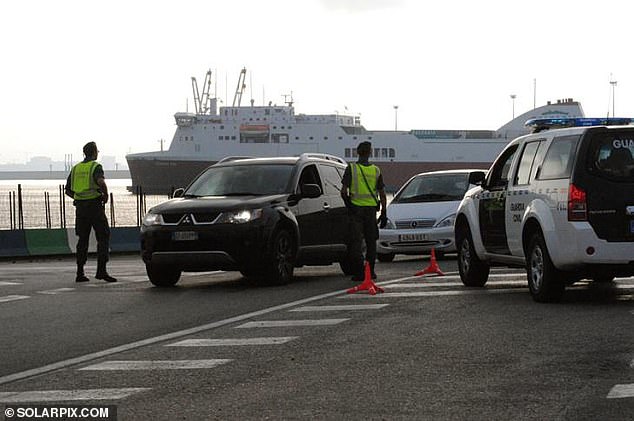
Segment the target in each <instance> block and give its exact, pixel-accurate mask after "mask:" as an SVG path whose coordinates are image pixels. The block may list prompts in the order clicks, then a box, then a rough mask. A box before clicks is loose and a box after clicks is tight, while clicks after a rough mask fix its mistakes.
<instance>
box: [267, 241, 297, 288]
mask: <svg viewBox="0 0 634 421" xmlns="http://www.w3.org/2000/svg"><path fill="white" fill-rule="evenodd" d="M294 268H295V241H294V240H293V236H292V235H291V233H289V232H288V231H287V230H285V229H280V230H279V231H277V232H276V233H275V234H274V236H273V242H272V244H271V253H270V254H269V256H268V258H267V259H266V262H265V265H264V273H265V275H266V276H265V277H266V280H267V281H268V282H269V283H271V284H275V285H283V284H286V283H288V282H290V281H291V279H292V278H293V269H294Z"/></svg>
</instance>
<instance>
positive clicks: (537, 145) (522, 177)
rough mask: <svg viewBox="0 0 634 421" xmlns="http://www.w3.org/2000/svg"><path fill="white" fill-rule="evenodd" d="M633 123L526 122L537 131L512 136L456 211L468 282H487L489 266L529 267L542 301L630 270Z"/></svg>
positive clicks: (633, 262)
mask: <svg viewBox="0 0 634 421" xmlns="http://www.w3.org/2000/svg"><path fill="white" fill-rule="evenodd" d="M633 121H634V119H619V118H610V119H607V118H598V119H590V118H552V119H535V120H529V122H527V125H530V126H533V127H534V128H535V130H536V132H535V133H533V134H530V135H527V136H523V137H520V138H517V139H515V140H513V141H512V142H510V143H509V144H508V146H507V147H506V148H505V149H504V150H503V151H502V152H501V153H500V155H499V156H498V158H497V159H496V160H495V162H494V163H493V165H492V166H491V169H490V171H489V174H488V176H487V178H486V180H484V181H483V182H482V183H480V184H481V185H480V186H479V187H476V188H474V189H472V190H470V191H469V192H467V194H466V195H465V198H464V199H463V201H462V203H461V204H460V207H459V208H458V215H457V216H456V244H457V248H458V269H459V271H460V277H461V279H462V282H463V283H464V284H465V285H467V286H471V287H473V286H484V284H485V283H486V282H487V279H488V277H489V268H490V267H491V266H494V265H508V266H524V267H525V268H526V275H527V276H526V277H527V282H528V287H529V290H530V292H531V295H532V296H533V299H534V300H535V301H539V302H544V301H558V300H560V299H561V298H562V296H563V294H564V290H565V287H566V285H570V284H572V283H574V282H576V281H578V280H580V279H591V280H594V281H599V282H609V281H611V280H612V279H614V278H615V277H617V276H633V275H634V158H633V155H634V126H632V125H629V124H630V123H631V122H633ZM614 124H617V125H614ZM549 128H553V129H552V130H548V129H549Z"/></svg>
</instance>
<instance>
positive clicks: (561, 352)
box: [0, 256, 634, 420]
mask: <svg viewBox="0 0 634 421" xmlns="http://www.w3.org/2000/svg"><path fill="white" fill-rule="evenodd" d="M428 263H429V262H428V260H427V259H426V258H421V257H401V258H397V261H395V262H393V263H388V264H385V263H379V264H378V265H377V273H378V275H379V280H378V281H377V282H378V283H379V285H381V286H382V287H383V288H384V290H385V292H384V293H381V294H377V295H374V296H372V295H369V294H367V292H359V293H356V294H346V289H348V288H350V287H352V286H354V285H355V284H353V283H352V282H351V281H350V280H349V279H348V278H346V277H344V276H343V275H341V273H340V271H339V268H338V267H337V266H336V265H333V266H327V267H310V268H302V269H299V270H298V271H297V279H296V281H295V282H293V283H291V284H289V285H285V286H279V287H267V286H258V285H253V284H251V283H249V282H246V281H245V280H244V279H243V278H242V277H241V275H240V274H239V273H232V272H230V273H223V272H218V273H205V274H185V276H184V277H183V279H182V280H181V282H180V283H179V284H178V286H177V287H176V288H172V289H159V288H154V287H152V286H151V284H150V283H149V282H148V281H147V280H146V277H145V274H144V269H143V266H142V264H141V262H140V260H139V259H138V257H136V256H116V257H114V258H113V260H112V262H111V264H110V272H111V273H112V274H113V275H115V276H117V277H119V279H120V282H118V283H116V284H107V283H104V282H102V281H97V280H94V279H92V280H91V282H89V283H87V284H80V285H76V284H75V283H74V265H73V261H72V259H63V260H42V261H36V262H15V263H12V262H2V263H0V321H1V326H2V329H1V340H0V353H1V355H2V359H0V407H2V406H3V405H10V404H15V403H25V402H28V403H40V404H41V403H45V404H49V405H55V404H62V403H66V404H69V403H73V404H83V405H86V404H101V405H105V404H111V405H116V406H117V411H118V419H119V420H145V419H152V420H172V419H188V420H189V419H191V420H204V419H219V420H225V419H228V420H233V419H240V420H245V419H328V420H341V419H359V420H368V419H371V420H374V419H377V420H378V419H386V420H387V419H389V420H392V419H416V420H510V419H513V420H515V419H519V420H522V419H530V420H632V419H633V415H632V414H634V328H633V327H634V279H633V278H628V279H617V281H616V282H614V283H610V284H600V285H595V284H588V283H583V282H582V283H579V284H577V285H575V286H574V287H572V288H569V289H568V290H567V292H566V295H565V299H564V301H563V302H562V303H558V304H538V303H535V302H533V301H532V299H531V298H530V296H529V293H528V289H527V286H526V282H525V275H524V273H523V272H522V271H520V270H517V269H508V268H496V269H494V270H493V271H492V276H491V278H490V281H489V283H488V284H487V286H486V287H485V288H484V289H477V288H476V289H474V288H465V287H463V286H462V284H461V283H460V281H459V278H458V276H457V273H456V262H455V260H453V259H451V258H449V259H445V260H441V261H440V262H439V264H440V267H441V269H442V270H443V271H444V272H445V276H442V277H413V276H412V275H413V274H414V273H415V272H417V271H419V270H420V269H422V268H424V267H426V266H427V265H428ZM87 272H88V274H89V275H90V274H91V273H94V267H92V268H90V267H89V268H88V271H87Z"/></svg>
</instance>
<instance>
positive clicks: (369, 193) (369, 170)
mask: <svg viewBox="0 0 634 421" xmlns="http://www.w3.org/2000/svg"><path fill="white" fill-rule="evenodd" d="M380 174H381V171H380V170H379V167H377V166H376V165H369V166H367V167H366V166H364V165H360V164H351V165H350V175H351V177H350V201H351V202H352V204H353V205H355V206H376V205H377V203H378V202H379V201H378V199H377V195H376V185H377V183H378V181H379V175H380ZM364 175H365V180H367V184H366V182H365V181H364V179H363V176H364ZM368 186H370V189H368Z"/></svg>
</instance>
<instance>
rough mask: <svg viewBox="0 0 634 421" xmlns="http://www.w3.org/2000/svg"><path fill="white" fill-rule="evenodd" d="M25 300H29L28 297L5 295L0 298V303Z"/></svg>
mask: <svg viewBox="0 0 634 421" xmlns="http://www.w3.org/2000/svg"><path fill="white" fill-rule="evenodd" d="M27 298H31V297H30V296H28V295H5V296H4V297H0V303H8V302H9V301H16V300H25V299H27Z"/></svg>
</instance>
